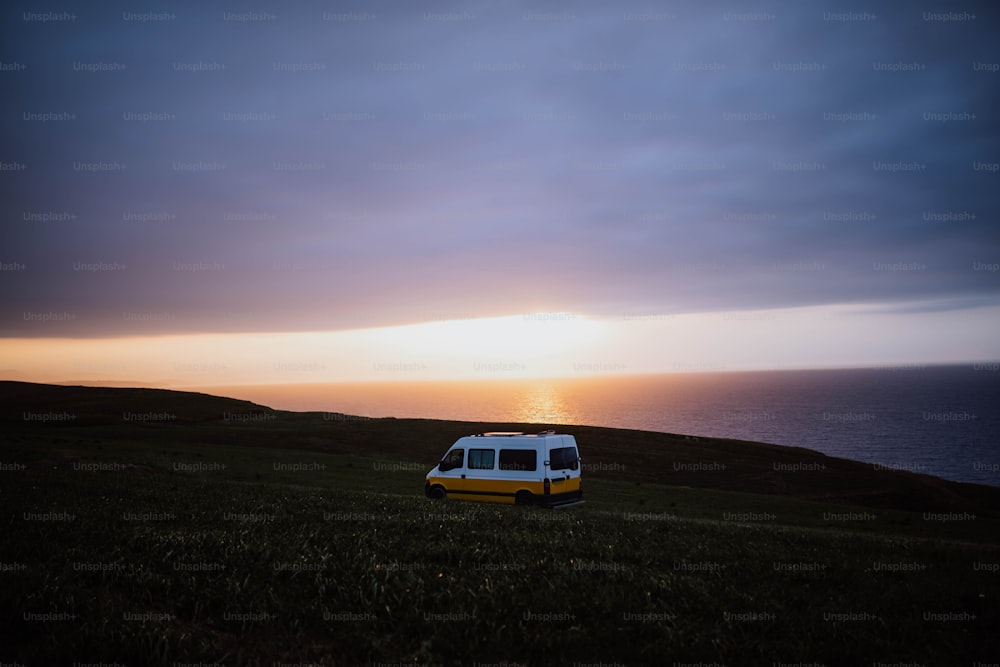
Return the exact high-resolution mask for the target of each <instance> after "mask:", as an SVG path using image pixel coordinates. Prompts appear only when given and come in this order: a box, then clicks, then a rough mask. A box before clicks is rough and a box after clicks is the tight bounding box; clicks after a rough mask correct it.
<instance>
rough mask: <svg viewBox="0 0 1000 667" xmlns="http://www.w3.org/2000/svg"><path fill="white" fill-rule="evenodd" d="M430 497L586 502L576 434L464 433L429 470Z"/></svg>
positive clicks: (530, 502) (557, 504)
mask: <svg viewBox="0 0 1000 667" xmlns="http://www.w3.org/2000/svg"><path fill="white" fill-rule="evenodd" d="M424 492H425V493H426V494H427V497H428V498H435V499H444V498H457V499H460V500H479V501H484V502H495V503H514V504H517V505H543V506H545V507H567V506H570V505H576V504H579V503H582V502H583V492H582V490H581V489H580V455H579V453H578V452H577V449H576V439H575V438H574V437H573V436H571V435H562V434H558V433H556V432H555V431H545V432H543V433H538V434H524V433H507V432H503V433H498V432H494V433H480V434H479V435H468V436H465V437H464V438H459V439H458V440H456V441H455V444H453V445H452V446H451V448H450V449H449V450H448V452H447V453H446V454H445V455H444V458H442V459H441V462H440V463H438V464H437V465H436V466H434V468H433V469H432V470H431V471H430V472H429V473H427V482H426V484H425V485H424Z"/></svg>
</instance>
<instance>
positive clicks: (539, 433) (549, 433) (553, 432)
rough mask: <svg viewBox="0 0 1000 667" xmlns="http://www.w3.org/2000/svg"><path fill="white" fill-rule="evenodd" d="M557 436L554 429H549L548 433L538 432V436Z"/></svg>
mask: <svg viewBox="0 0 1000 667" xmlns="http://www.w3.org/2000/svg"><path fill="white" fill-rule="evenodd" d="M555 434H556V432H555V431H553V430H552V429H549V430H548V431H539V432H538V435H555Z"/></svg>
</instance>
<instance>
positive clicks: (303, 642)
mask: <svg viewBox="0 0 1000 667" xmlns="http://www.w3.org/2000/svg"><path fill="white" fill-rule="evenodd" d="M33 392H34V393H35V396H32V395H31V394H32V393H33ZM95 392H98V393H99V395H98V394H97V393H95ZM0 399H3V405H4V406H5V407H4V408H3V409H2V411H0V421H2V422H3V423H2V424H0V427H2V428H3V429H4V432H5V433H6V436H5V438H4V442H3V445H2V447H0V463H2V464H4V466H5V468H4V471H3V472H0V508H2V509H0V660H4V661H9V660H17V661H19V662H21V663H23V664H44V665H55V664H72V663H73V662H95V661H103V662H114V661H117V662H119V663H120V664H128V665H133V664H162V665H170V664H172V663H174V662H182V663H183V662H187V663H191V662H195V663H197V662H202V663H208V664H211V663H215V662H218V663H221V664H260V665H271V664H274V663H300V664H310V663H315V664H327V665H334V664H336V665H342V664H346V665H353V664H369V663H379V662H383V663H405V664H443V665H450V664H472V663H476V662H478V663H484V664H489V663H494V664H496V663H501V664H502V663H503V662H504V661H506V662H507V663H509V664H529V665H542V664H544V665H548V664H567V665H571V664H573V663H574V662H578V663H581V664H588V663H596V662H601V661H603V662H606V663H611V662H615V661H617V662H618V663H620V664H649V665H671V664H672V663H673V662H695V663H697V662H703V663H711V662H713V661H715V662H719V663H725V664H729V665H748V664H749V665H753V664H762V665H772V664H773V663H776V662H782V663H807V664H808V663H813V662H818V663H824V664H827V665H840V664H866V665H870V664H872V663H878V662H883V663H900V662H902V663H914V662H916V663H919V664H927V665H931V664H972V663H974V662H977V661H978V662H982V663H990V662H994V663H995V662H998V661H1000V639H998V638H997V637H996V636H995V635H996V633H995V629H996V628H997V627H1000V604H998V600H1000V572H998V571H997V570H998V567H1000V546H998V542H1000V530H998V528H1000V511H998V510H1000V502H997V500H998V495H997V494H998V492H1000V490H997V489H990V488H984V487H975V486H972V485H961V484H953V483H950V482H945V481H943V480H935V479H934V478H929V477H925V476H918V475H908V474H906V473H880V472H877V471H873V470H872V469H871V467H870V466H861V464H854V463H852V462H842V461H840V460H837V459H831V458H829V457H823V456H821V455H819V454H816V453H815V452H808V451H807V450H788V451H786V450H785V448H776V447H771V446H768V445H760V444H756V443H737V442H734V441H715V440H709V439H688V438H684V437H683V436H672V435H665V434H643V433H639V432H634V431H615V430H613V429H592V428H567V427H560V430H563V431H567V432H572V433H574V434H575V435H576V436H577V439H578V441H579V443H580V447H581V451H582V453H583V455H584V458H585V463H587V464H588V465H590V466H592V469H591V470H590V471H589V472H587V473H586V476H585V481H584V492H585V497H586V500H587V503H586V504H585V505H584V506H582V507H578V508H574V509H570V510H563V511H553V510H544V509H538V508H521V507H514V506H496V505H487V504H476V503H461V502H455V501H446V502H443V503H436V502H432V501H429V500H427V499H425V498H423V496H422V485H423V475H424V473H425V472H426V470H427V469H428V468H430V466H431V465H432V464H433V462H434V461H435V460H436V459H437V457H438V456H440V454H441V453H443V452H444V450H445V449H446V448H447V446H448V445H449V444H450V443H451V441H453V440H454V439H455V438H456V437H458V436H459V435H464V434H468V433H470V432H476V431H481V430H492V429H501V428H502V429H503V430H507V429H508V428H520V427H521V425H518V426H516V427H515V426H514V425H495V424H488V425H486V424H460V423H459V424H456V423H449V422H433V421H429V420H391V419H387V420H358V419H350V418H343V417H341V418H337V417H336V416H334V415H319V414H292V413H280V412H274V411H270V410H268V409H266V408H261V407H260V406H253V405H252V404H247V403H245V402H239V401H229V400H228V399H219V398H207V397H203V396H199V395H191V394H186V395H185V394H178V393H172V392H150V391H138V390H106V389H100V390H98V389H79V388H64V387H44V386H39V385H19V384H17V383H0ZM79 406H86V407H79ZM63 412H65V413H68V414H75V415H76V419H62V420H57V419H49V420H46V421H40V420H37V419H26V418H25V414H32V415H34V414H48V413H53V414H60V413H63ZM123 413H128V414H131V415H135V414H143V413H145V414H160V415H162V414H163V413H166V414H172V415H174V419H161V420H159V421H154V420H152V419H146V420H138V421H137V420H134V419H125V418H123ZM223 415H227V416H228V418H227V417H224V416H223ZM240 415H243V416H240ZM247 415H257V416H258V417H260V418H259V419H254V418H251V417H250V416H247ZM272 415H273V418H270V416H272ZM50 416H51V415H50ZM265 417H267V418H265ZM526 428H527V427H526ZM530 428H532V429H536V430H537V429H540V428H542V426H540V425H539V426H531V427H530ZM616 446H617V447H618V448H619V449H618V450H616V449H615V447H616ZM647 450H648V451H647ZM776 457H785V458H776ZM775 460H780V461H787V462H800V463H816V462H820V461H822V462H823V463H824V465H825V466H826V470H825V471H822V470H819V469H813V470H811V471H809V472H806V471H800V472H790V471H783V470H780V469H776V467H775V466H774V465H773V461H775ZM674 461H682V462H693V461H702V462H709V463H715V464H717V465H716V466H714V467H716V468H718V466H722V465H725V466H726V468H725V469H724V470H723V469H717V470H714V471H709V470H703V471H700V472H685V471H684V469H683V468H682V469H681V470H674V466H673V465H672V464H673V462H674ZM15 465H16V468H15ZM768 469H770V472H771V473H773V474H768ZM826 473H832V475H827V474H826ZM685 474H686V477H685V476H684V475H685ZM677 475H681V477H680V478H677ZM841 477H842V478H843V479H844V480H845V482H844V483H843V485H842V486H838V481H837V480H838V479H840V478H841ZM755 480H757V481H756V482H755ZM755 483H756V485H757V486H756V487H755ZM781 484H783V485H784V491H781V490H779V489H778V487H779V486H780V485H781ZM713 485H714V486H713ZM893 498H895V499H897V500H898V501H899V502H898V503H897V504H896V505H892V504H890V499H893ZM973 514H974V515H975V517H976V518H975V519H974V520H973V519H971V518H970V517H971V516H972V515H973ZM941 519H955V520H949V521H945V520H941ZM958 519H962V520H958Z"/></svg>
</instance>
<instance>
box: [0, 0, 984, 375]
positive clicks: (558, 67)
mask: <svg viewBox="0 0 1000 667" xmlns="http://www.w3.org/2000/svg"><path fill="white" fill-rule="evenodd" d="M953 5H954V3H948V5H947V7H948V9H941V8H938V7H922V6H917V5H912V4H909V3H903V4H900V3H887V2H873V3H870V4H863V3H861V4H854V3H832V2H831V3H823V2H817V3H801V2H770V3H764V4H757V5H753V6H752V8H747V7H745V6H743V5H742V4H736V3H714V2H697V3H695V2H675V3H652V2H648V3H647V2H634V1H631V0H629V1H627V2H615V3H611V2H595V1H588V0H584V1H581V2H566V3H539V2H482V3H475V2H466V3H447V2H436V3H416V2H346V3H337V2H329V3H326V2H324V3H320V2H302V3H294V7H293V6H291V5H286V4H282V3H277V2H260V3H251V4H238V3H207V4H203V3H193V2H167V3H161V4H154V5H145V4H144V5H142V6H141V7H137V6H136V5H135V4H134V3H114V2H107V3H100V4H99V5H98V6H95V7H84V6H78V5H76V4H74V3H59V2H54V3H45V4H43V5H37V4H34V3H22V2H15V3H14V4H9V3H8V4H7V5H6V6H5V8H4V9H3V10H2V19H0V20H2V31H3V32H2V35H0V37H2V38H0V87H2V90H3V94H2V95H0V111H2V144H0V212H2V216H3V217H2V227H0V229H2V237H0V269H2V271H0V378H4V377H5V378H8V379H22V380H39V381H59V380H77V379H95V380H102V381H135V382H140V383H160V384H164V385H170V384H178V383H179V384H199V383H201V384H224V383H227V382H232V383H243V382H247V383H249V382H258V383H266V382H299V381H336V380H357V379H361V380H368V379H371V380H380V379H393V380H398V379H423V378H427V379H430V378H433V379H440V378H448V377H454V378H461V377H509V376H544V375H574V374H593V373H646V372H670V371H678V370H715V369H719V370H722V369H742V368H747V369H750V368H753V369H756V368H788V367H833V366H843V365H879V364H888V365H891V364H907V363H943V362H949V361H957V362H966V361H968V362H971V361H977V360H985V359H991V360H992V359H997V358H1000V336H998V335H997V333H998V331H1000V289H998V288H1000V227H998V220H997V218H998V213H1000V187H998V182H1000V133H998V131H997V130H998V124H997V120H996V109H997V108H1000V104H998V102H1000V99H998V98H1000V95H998V91H1000V85H998V83H1000V45H998V43H997V42H996V39H995V35H994V30H993V28H994V27H995V26H996V25H998V21H997V19H998V14H1000V11H998V10H997V9H996V7H995V6H992V5H991V4H989V3H964V4H963V3H960V4H959V5H954V6H953Z"/></svg>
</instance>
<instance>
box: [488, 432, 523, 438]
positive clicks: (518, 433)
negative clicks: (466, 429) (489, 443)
mask: <svg viewBox="0 0 1000 667" xmlns="http://www.w3.org/2000/svg"><path fill="white" fill-rule="evenodd" d="M487 435H502V436H506V437H508V438H510V437H513V436H515V435H524V433H523V432H522V431H487V432H486V433H480V434H479V436H480V437H481V436H487Z"/></svg>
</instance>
